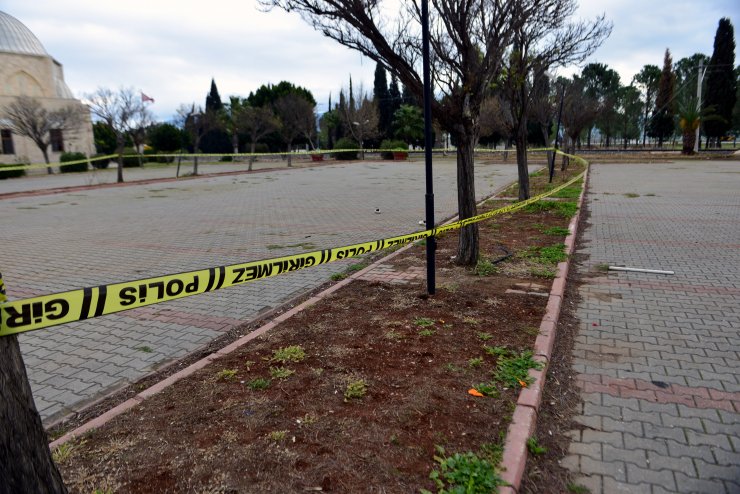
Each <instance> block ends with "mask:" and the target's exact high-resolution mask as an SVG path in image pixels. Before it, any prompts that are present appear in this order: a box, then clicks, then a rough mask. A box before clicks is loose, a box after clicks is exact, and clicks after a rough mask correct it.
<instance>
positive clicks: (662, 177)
mask: <svg viewBox="0 0 740 494" xmlns="http://www.w3.org/2000/svg"><path fill="white" fill-rule="evenodd" d="M672 168H675V167H674V166H671V165H670V164H664V165H645V164H639V165H638V164H635V165H626V166H622V165H619V166H610V165H597V166H593V167H592V175H591V185H590V194H589V196H588V197H589V199H588V208H589V212H590V217H589V224H588V225H587V226H586V228H585V230H584V231H583V232H582V235H583V237H582V238H583V239H584V240H585V242H583V243H582V244H581V246H580V250H579V254H584V255H585V259H586V260H585V261H583V262H582V263H581V264H579V265H577V266H576V268H575V269H576V270H578V271H581V272H582V273H588V272H592V271H593V269H594V267H595V266H597V265H599V264H602V263H609V264H623V265H628V266H635V267H652V268H656V267H657V268H662V269H673V270H674V271H675V275H673V276H656V275H653V274H649V273H624V272H619V273H617V272H610V273H608V274H607V275H605V276H599V277H586V278H585V279H584V280H583V281H584V284H583V285H581V287H580V290H581V295H582V298H581V301H580V302H579V305H578V308H577V315H578V317H579V318H580V323H579V325H578V327H579V334H578V335H577V336H576V345H575V349H576V350H577V352H574V354H573V358H574V360H573V361H574V366H573V367H574V370H575V372H580V373H586V374H588V375H591V376H593V375H600V376H602V377H619V378H624V379H634V380H635V381H636V382H637V384H638V386H642V387H644V386H646V385H647V384H648V383H649V382H650V381H661V382H663V383H667V384H671V385H681V386H688V387H689V388H695V393H696V394H697V396H698V397H701V396H705V397H708V394H707V390H708V389H712V390H721V391H725V392H730V393H735V392H740V366H738V364H737V363H738V362H739V361H740V336H738V335H739V334H740V303H738V300H739V297H738V295H739V294H740V292H739V291H738V288H739V285H740V284H738V283H737V280H738V279H740V249H738V248H737V244H738V239H740V223H739V222H737V221H735V220H734V218H737V217H740V196H738V194H737V190H738V189H739V188H740V177H739V176H736V175H737V174H736V173H734V170H735V168H736V165H735V164H734V163H733V164H730V163H719V162H714V163H710V164H709V166H707V167H704V166H693V165H689V164H687V165H686V166H681V167H680V172H677V171H674V170H672ZM648 190H649V191H650V192H651V193H654V194H656V197H646V196H645V195H643V194H641V196H640V197H638V198H634V199H629V200H626V199H625V198H624V194H625V192H627V191H635V192H636V193H640V192H641V191H642V192H644V193H647V191H648ZM596 199H598V201H597V200H596ZM731 218H732V219H731ZM597 293H598V294H602V295H603V294H619V295H620V296H621V298H620V299H618V300H619V303H618V304H616V303H613V302H614V299H613V300H612V301H611V302H609V301H602V300H601V299H599V298H596V297H594V296H592V294H597ZM592 322H597V324H598V326H593V325H592V324H591V323H592ZM589 345H591V346H592V347H591V348H589ZM610 353H611V354H612V355H615V356H619V358H618V359H614V357H611V358H610V359H608V360H607V359H605V358H604V356H606V355H607V354H610ZM625 385H626V386H627V388H629V387H630V385H629V383H627V384H625ZM613 391H614V392H611V393H603V394H600V393H591V394H590V395H589V396H588V398H587V400H588V403H590V404H593V405H591V406H584V407H583V409H582V410H581V411H580V413H579V416H578V417H577V418H576V421H577V422H580V423H599V422H600V423H601V426H602V427H601V428H602V429H603V430H602V431H599V432H600V433H601V434H604V433H605V432H606V431H609V430H614V431H620V430H621V431H622V435H621V437H620V439H621V440H622V442H623V445H619V444H615V439H614V437H613V436H609V435H607V436H599V435H598V434H594V431H583V433H582V434H581V436H580V437H576V438H574V440H573V445H572V446H571V448H572V449H573V450H578V448H579V447H580V445H581V444H588V445H592V444H593V443H594V441H595V442H599V441H600V442H601V445H602V458H603V460H602V461H603V462H604V463H606V462H607V461H608V460H615V461H618V462H623V463H624V465H626V468H627V476H626V480H625V479H614V478H610V477H607V476H604V477H603V479H602V481H603V483H602V486H601V490H602V491H603V492H606V491H607V489H613V490H614V492H619V489H622V491H624V492H638V491H639V490H641V489H644V488H645V486H648V487H649V489H652V492H654V493H657V492H681V493H683V492H702V493H714V492H725V491H727V492H732V490H733V489H734V488H735V486H736V485H737V482H738V475H739V472H740V468H738V466H737V465H738V463H739V462H740V460H739V459H738V457H737V454H738V453H737V452H738V451H740V449H739V448H740V440H738V437H740V425H739V424H738V422H739V419H740V416H739V414H736V413H733V412H727V411H725V410H721V409H707V408H704V407H706V406H707V405H708V404H710V403H711V402H709V401H702V399H701V398H697V401H696V402H694V400H693V398H690V397H689V398H688V400H689V403H690V404H691V406H687V404H684V401H685V400H686V399H687V396H686V393H688V392H689V391H690V390H678V393H677V394H674V393H676V391H677V390H676V389H675V388H674V389H671V388H668V389H666V390H664V391H660V392H659V393H658V400H659V401H675V403H659V402H654V401H653V400H650V399H647V397H646V398H645V399H642V398H620V397H618V396H616V395H618V394H619V393H618V390H617V389H616V386H615V389H614V390H613ZM625 393H629V391H625ZM599 395H600V399H599ZM613 395H615V396H613ZM725 403H726V402H725ZM594 405H597V406H594ZM723 406H724V404H723ZM698 407H702V408H698ZM645 454H647V459H645ZM585 458H586V457H585V456H584V457H583V458H582V459H585ZM631 458H633V459H634V461H630V459H631ZM589 461H590V462H591V463H588V464H587V467H588V470H589V472H593V476H597V475H603V474H602V473H598V472H600V471H603V468H604V467H600V466H598V465H595V464H594V463H596V462H597V460H596V459H594V458H590V460H589ZM648 461H649V462H650V463H649V464H648V463H647V462H648ZM732 467H735V468H734V470H733V469H732ZM573 471H574V472H575V473H576V474H579V473H580V474H583V473H586V472H585V471H584V469H583V461H581V464H580V465H579V466H578V467H577V468H573ZM648 492H650V490H648Z"/></svg>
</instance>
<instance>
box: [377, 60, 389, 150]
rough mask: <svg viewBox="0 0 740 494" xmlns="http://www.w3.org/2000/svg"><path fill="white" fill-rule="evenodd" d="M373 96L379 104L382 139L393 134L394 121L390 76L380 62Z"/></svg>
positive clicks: (379, 124) (379, 123)
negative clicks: (389, 86)
mask: <svg viewBox="0 0 740 494" xmlns="http://www.w3.org/2000/svg"><path fill="white" fill-rule="evenodd" d="M373 98H374V99H375V101H376V103H377V105H378V127H379V130H380V132H381V134H382V135H381V139H382V138H388V137H390V135H391V124H392V123H393V111H392V107H391V98H390V93H389V92H388V78H387V76H386V72H385V67H383V65H382V64H380V63H378V64H377V65H376V66H375V79H374V81H373Z"/></svg>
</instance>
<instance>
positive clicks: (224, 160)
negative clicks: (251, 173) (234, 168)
mask: <svg viewBox="0 0 740 494" xmlns="http://www.w3.org/2000/svg"><path fill="white" fill-rule="evenodd" d="M219 161H221V162H223V163H228V162H230V161H234V157H233V156H221V159H220V160H219Z"/></svg>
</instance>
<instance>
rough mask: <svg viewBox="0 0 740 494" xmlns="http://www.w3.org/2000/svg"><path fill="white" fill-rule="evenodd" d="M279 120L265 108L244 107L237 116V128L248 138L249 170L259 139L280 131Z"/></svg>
mask: <svg viewBox="0 0 740 494" xmlns="http://www.w3.org/2000/svg"><path fill="white" fill-rule="evenodd" d="M281 125H282V124H281V123H280V120H279V119H278V118H277V117H276V116H275V113H274V112H273V111H272V110H271V109H270V108H267V107H261V106H245V107H244V108H243V110H242V112H241V113H240V115H239V126H240V128H241V129H242V130H243V131H244V132H245V133H246V134H247V135H248V136H249V140H250V142H251V147H250V150H249V152H250V153H251V154H252V156H250V157H249V170H250V171H251V170H252V163H254V152H255V149H256V146H257V143H258V142H259V140H260V139H262V138H263V137H265V136H266V135H268V134H271V133H272V132H275V131H278V130H280V127H281Z"/></svg>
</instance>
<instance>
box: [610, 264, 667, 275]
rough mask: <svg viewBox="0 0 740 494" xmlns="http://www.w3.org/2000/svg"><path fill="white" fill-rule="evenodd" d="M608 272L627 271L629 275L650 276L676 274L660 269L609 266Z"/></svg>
mask: <svg viewBox="0 0 740 494" xmlns="http://www.w3.org/2000/svg"><path fill="white" fill-rule="evenodd" d="M609 271H629V272H631V273H651V274H676V273H675V272H673V271H664V270H662V269H645V268H628V267H625V266H609Z"/></svg>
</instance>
